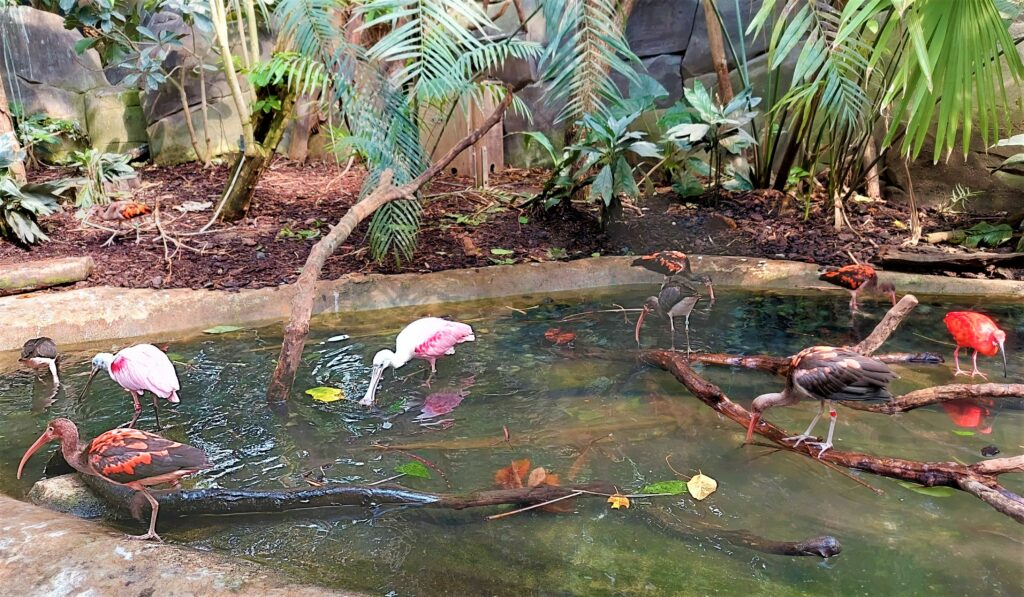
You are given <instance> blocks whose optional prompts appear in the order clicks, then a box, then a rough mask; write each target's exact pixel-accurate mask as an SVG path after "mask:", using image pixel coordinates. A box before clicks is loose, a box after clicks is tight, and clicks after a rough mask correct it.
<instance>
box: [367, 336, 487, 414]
mask: <svg viewBox="0 0 1024 597" xmlns="http://www.w3.org/2000/svg"><path fill="white" fill-rule="evenodd" d="M474 340H476V337H475V336H474V335H473V328H471V327H469V326H468V325H466V324H464V323H459V322H457V321H448V320H447V319H441V318H439V317H424V318H423V319H417V320H416V321H414V322H412V323H410V324H409V325H407V326H405V328H404V329H403V330H402V331H401V332H399V333H398V337H396V338H395V351H394V352H392V351H390V350H387V349H385V350H382V351H380V352H378V353H377V354H376V355H374V357H373V370H372V372H371V373H370V387H368V388H367V389H366V395H365V396H363V399H362V400H360V401H359V404H362V405H363V406H370V405H372V404H373V401H374V397H375V396H376V393H377V385H378V384H379V383H380V378H381V376H382V375H383V374H384V369H387V368H388V367H391V368H392V369H398V368H399V367H401V366H402V365H405V364H406V363H408V362H409V361H410V360H411V359H422V360H425V361H427V362H428V363H430V374H429V375H428V376H427V385H429V384H430V378H431V377H433V375H434V373H435V372H437V368H436V367H435V363H436V361H437V359H438V358H440V357H442V356H444V355H447V354H455V345H456V344H461V343H463V342H472V341H474Z"/></svg>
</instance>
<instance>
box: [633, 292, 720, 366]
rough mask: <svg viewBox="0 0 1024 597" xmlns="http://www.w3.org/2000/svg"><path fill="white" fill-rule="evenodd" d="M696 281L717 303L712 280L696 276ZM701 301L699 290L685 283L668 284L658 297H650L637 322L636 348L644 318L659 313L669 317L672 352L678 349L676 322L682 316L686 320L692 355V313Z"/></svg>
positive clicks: (687, 345) (688, 351)
mask: <svg viewBox="0 0 1024 597" xmlns="http://www.w3.org/2000/svg"><path fill="white" fill-rule="evenodd" d="M696 281H697V282H700V283H702V284H704V286H705V287H706V288H707V289H708V293H709V294H710V296H711V303H712V304H714V302H715V291H714V288H712V286H711V278H709V277H708V276H696ZM699 300H700V293H699V292H698V291H697V289H696V288H695V287H694V286H692V285H690V284H687V283H685V282H672V283H669V284H667V285H666V286H665V287H663V288H662V289H661V291H660V292H659V293H658V296H649V297H647V300H646V301H644V306H643V309H642V310H641V311H640V317H639V318H638V319H637V320H636V330H635V331H634V338H636V347H637V348H640V328H641V327H643V325H644V318H646V317H647V314H648V313H657V314H659V315H664V316H666V317H668V325H669V328H671V330H672V350H675V349H676V322H675V318H676V317H679V316H680V315H682V316H683V318H684V327H685V330H686V353H687V354H689V353H690V313H692V312H693V308H694V307H695V306H696V305H697V301H699Z"/></svg>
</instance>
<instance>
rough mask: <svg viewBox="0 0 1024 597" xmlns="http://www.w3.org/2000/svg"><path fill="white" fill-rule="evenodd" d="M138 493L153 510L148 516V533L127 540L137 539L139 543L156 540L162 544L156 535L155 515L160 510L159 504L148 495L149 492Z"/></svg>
mask: <svg viewBox="0 0 1024 597" xmlns="http://www.w3.org/2000/svg"><path fill="white" fill-rule="evenodd" d="M139 493H141V494H142V495H143V497H145V498H146V500H147V501H149V505H150V507H151V508H152V509H153V511H152V513H151V514H150V515H149V532H148V533H146V534H145V535H128V538H129V539H138V540H139V541H145V540H146V539H156V540H157V541H160V542H163V539H161V538H160V535H157V534H156V513H157V512H158V511H159V510H160V504H159V502H157V501H156V498H154V497H153V496H151V495H149V492H148V491H146V490H145V489H140V490H139Z"/></svg>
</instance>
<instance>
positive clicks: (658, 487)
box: [640, 479, 688, 495]
mask: <svg viewBox="0 0 1024 597" xmlns="http://www.w3.org/2000/svg"><path fill="white" fill-rule="evenodd" d="M687 491H688V490H687V488H686V483H683V482H682V481H680V480H679V479H674V480H672V481H658V482H657V483H649V484H647V485H644V488H643V489H641V490H640V493H668V494H671V495H679V494H680V493H686V492H687Z"/></svg>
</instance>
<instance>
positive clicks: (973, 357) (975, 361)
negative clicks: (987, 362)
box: [971, 350, 988, 380]
mask: <svg viewBox="0 0 1024 597" xmlns="http://www.w3.org/2000/svg"><path fill="white" fill-rule="evenodd" d="M971 362H973V363H974V370H973V371H971V379H974V376H975V375H980V376H982V377H983V378H984V379H985V380H988V376H987V375H985V374H984V373H982V372H981V371H978V351H977V350H975V351H974V354H973V355H972V357H971Z"/></svg>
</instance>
